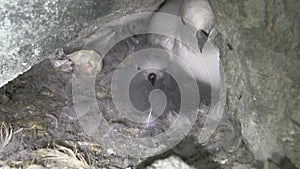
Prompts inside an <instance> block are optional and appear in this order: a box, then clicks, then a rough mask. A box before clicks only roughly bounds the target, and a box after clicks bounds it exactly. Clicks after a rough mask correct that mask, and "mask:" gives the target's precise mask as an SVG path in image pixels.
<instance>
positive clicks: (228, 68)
mask: <svg viewBox="0 0 300 169" xmlns="http://www.w3.org/2000/svg"><path fill="white" fill-rule="evenodd" d="M210 3H211V5H212V8H213V11H214V12H215V15H216V18H217V23H218V30H219V32H220V41H219V46H220V47H221V52H222V53H221V57H222V58H221V59H222V62H223V65H224V68H225V72H226V75H227V77H226V80H227V92H228V93H227V94H228V96H227V102H228V103H227V108H228V111H229V112H231V113H232V115H233V116H234V117H235V118H236V119H237V120H239V121H240V124H241V130H242V135H243V137H244V141H245V142H246V143H247V145H248V147H249V148H250V150H251V151H252V152H253V154H254V155H255V157H256V159H258V160H266V159H272V160H274V161H277V160H278V158H277V157H281V156H284V155H285V154H286V155H287V156H288V157H289V158H290V159H291V160H292V162H294V163H295V164H296V165H298V167H300V163H299V157H300V147H299V144H297V143H299V142H300V140H299V127H298V128H297V127H295V126H298V125H299V122H300V118H299V112H300V106H299V101H300V95H299V91H300V88H299V79H300V72H299V66H300V59H299V56H300V55H299V53H300V52H299V51H300V50H299V38H300V36H299V33H300V31H299V30H300V29H299V28H300V27H299V17H300V12H299V9H300V1H297V0H243V1H239V0H224V1H219V0H211V1H210ZM291 118H292V119H293V120H291Z"/></svg>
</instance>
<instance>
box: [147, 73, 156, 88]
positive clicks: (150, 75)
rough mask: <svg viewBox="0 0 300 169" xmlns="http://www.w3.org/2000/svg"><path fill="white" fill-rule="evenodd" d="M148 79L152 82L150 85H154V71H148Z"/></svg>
mask: <svg viewBox="0 0 300 169" xmlns="http://www.w3.org/2000/svg"><path fill="white" fill-rule="evenodd" d="M148 80H149V82H150V83H151V84H152V86H154V85H155V81H156V74H155V73H150V74H149V75H148Z"/></svg>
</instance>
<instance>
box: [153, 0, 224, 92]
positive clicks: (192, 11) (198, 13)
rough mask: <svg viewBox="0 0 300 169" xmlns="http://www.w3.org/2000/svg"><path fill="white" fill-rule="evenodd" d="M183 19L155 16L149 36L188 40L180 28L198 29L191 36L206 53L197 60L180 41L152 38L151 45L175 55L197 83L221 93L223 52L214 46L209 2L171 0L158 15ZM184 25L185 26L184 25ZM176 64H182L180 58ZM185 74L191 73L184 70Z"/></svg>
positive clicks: (211, 12)
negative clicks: (170, 35) (173, 36)
mask: <svg viewBox="0 0 300 169" xmlns="http://www.w3.org/2000/svg"><path fill="white" fill-rule="evenodd" d="M157 12H159V13H166V14H171V15H176V16H177V17H180V18H181V20H182V23H178V21H174V20H172V19H168V16H166V18H164V16H162V15H160V14H154V15H153V16H152V18H151V21H150V23H149V26H148V32H159V33H160V34H164V33H166V34H174V35H175V38H177V39H182V38H186V37H184V36H185V35H181V30H180V26H181V25H185V24H187V23H188V24H189V25H191V26H192V27H194V30H195V32H191V34H192V35H193V36H195V38H197V40H198V48H199V51H200V52H201V53H202V54H201V55H198V56H193V54H192V53H191V50H189V49H188V48H187V47H186V46H184V45H183V44H182V43H180V42H178V41H176V40H175V39H174V38H172V37H167V36H160V35H151V36H150V37H149V42H150V43H151V44H153V45H158V46H160V47H162V48H163V49H165V50H168V51H171V52H175V53H176V54H177V55H178V56H179V57H180V59H181V60H182V61H184V63H185V65H187V66H188V67H189V68H190V70H191V71H192V73H193V75H191V76H194V77H195V78H196V81H198V82H202V83H206V84H209V85H211V86H212V88H214V89H218V88H219V85H220V72H219V66H220V60H219V50H218V48H217V47H216V46H215V45H214V37H215V29H214V27H215V17H214V14H213V11H212V9H211V7H210V5H209V2H208V1H207V0H169V1H166V2H165V4H163V6H162V7H161V8H160V9H159V10H158V11H157ZM180 24H181V25H180ZM172 59H173V60H174V61H179V60H180V59H178V58H172ZM181 68H182V70H183V71H186V72H187V73H188V74H190V73H189V71H188V70H187V69H186V68H184V66H183V64H182V67H181Z"/></svg>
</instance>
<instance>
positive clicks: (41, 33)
mask: <svg viewBox="0 0 300 169" xmlns="http://www.w3.org/2000/svg"><path fill="white" fill-rule="evenodd" d="M158 2H161V1H159V0H151V1H148V0H142V1H139V0H112V1H107V0H84V1H82V0H70V1H60V0H25V1H24V0H15V1H11V0H3V1H1V2H0V58H1V63H0V66H1V71H0V87H1V86H3V85H4V84H6V83H7V82H8V81H10V80H12V79H14V78H15V77H17V76H18V75H19V74H21V73H23V72H25V71H26V70H28V69H30V67H31V66H33V65H34V64H35V63H38V62H39V61H41V60H43V59H45V58H46V57H47V56H48V55H49V54H50V53H52V52H53V50H54V49H56V48H57V47H60V46H62V45H64V44H65V43H66V42H68V41H70V40H71V39H72V38H74V37H75V36H77V35H78V33H79V31H81V30H82V28H83V27H85V26H87V24H88V23H89V22H90V21H91V20H94V19H96V18H98V17H101V16H104V15H107V14H110V13H113V12H114V13H118V14H119V13H127V12H128V11H132V10H137V9H140V10H141V9H143V8H144V7H146V6H151V5H152V6H153V5H154V4H157V3H158ZM116 16H117V15H116Z"/></svg>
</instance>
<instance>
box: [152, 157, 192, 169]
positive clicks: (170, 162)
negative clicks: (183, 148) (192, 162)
mask: <svg viewBox="0 0 300 169" xmlns="http://www.w3.org/2000/svg"><path fill="white" fill-rule="evenodd" d="M164 168H168V169H177V168H180V169H195V168H194V167H192V166H189V165H188V164H186V163H185V162H184V161H182V159H180V158H179V157H177V156H170V157H168V158H166V159H162V160H157V161H155V162H154V163H153V164H151V165H150V166H147V167H146V169H164Z"/></svg>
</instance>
